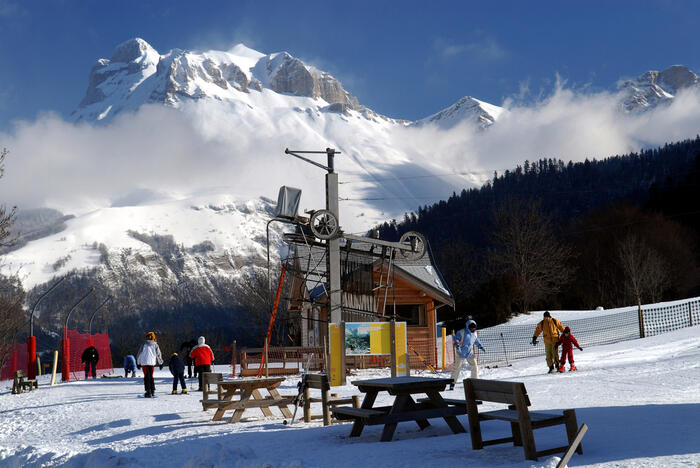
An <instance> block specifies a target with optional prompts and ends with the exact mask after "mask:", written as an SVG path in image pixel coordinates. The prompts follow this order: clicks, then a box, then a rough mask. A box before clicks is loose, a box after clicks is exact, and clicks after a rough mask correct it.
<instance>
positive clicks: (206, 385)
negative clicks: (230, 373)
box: [199, 372, 223, 411]
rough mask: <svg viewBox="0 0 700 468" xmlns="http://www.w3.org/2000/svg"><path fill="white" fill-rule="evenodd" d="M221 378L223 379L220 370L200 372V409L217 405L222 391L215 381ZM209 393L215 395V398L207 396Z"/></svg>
mask: <svg viewBox="0 0 700 468" xmlns="http://www.w3.org/2000/svg"><path fill="white" fill-rule="evenodd" d="M221 380H223V374H221V373H220V372H203V373H202V399H201V400H199V401H200V402H201V403H202V411H206V410H208V409H210V408H218V407H219V403H218V402H219V400H222V399H223V391H222V389H221V387H219V386H218V385H217V383H219V382H220V381H221ZM212 389H213V390H212ZM209 395H216V398H213V399H212V398H209Z"/></svg>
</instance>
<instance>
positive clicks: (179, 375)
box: [168, 353, 187, 395]
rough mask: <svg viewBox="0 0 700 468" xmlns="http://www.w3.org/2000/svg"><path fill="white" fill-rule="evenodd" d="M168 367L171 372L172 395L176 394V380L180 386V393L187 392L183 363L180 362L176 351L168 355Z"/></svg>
mask: <svg viewBox="0 0 700 468" xmlns="http://www.w3.org/2000/svg"><path fill="white" fill-rule="evenodd" d="M168 367H169V368H170V373H171V374H173V392H172V393H173V395H175V394H177V382H178V380H179V381H180V386H181V387H182V392H181V393H187V385H186V384H185V363H184V362H182V359H180V356H178V355H177V353H173V355H172V356H170V362H169V363H168Z"/></svg>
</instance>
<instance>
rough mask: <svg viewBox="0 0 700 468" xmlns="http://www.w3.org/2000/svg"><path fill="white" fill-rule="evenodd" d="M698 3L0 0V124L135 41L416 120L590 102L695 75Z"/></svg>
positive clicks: (44, 102)
mask: <svg viewBox="0 0 700 468" xmlns="http://www.w3.org/2000/svg"><path fill="white" fill-rule="evenodd" d="M698 19H700V2H693V1H641V0H636V1H614V2H598V1H587V2H549V1H538V2H524V1H512V2H509V1H501V2H498V1H492V2H484V1H478V2H472V1H461V2H456V1H455V2H452V1H438V2H432V3H430V4H429V3H428V2H425V1H405V0H404V1H400V2H399V1H397V2H392V1H381V0H380V1H377V0H375V1H352V2H335V1H304V2H290V1H280V2H277V1H252V2H248V1H210V2H191V1H190V2H184V1H175V0H172V1H168V2H161V1H143V0H142V1H130V0H127V1H118V2H117V1H74V0H63V1H51V0H46V1H37V0H27V1H14V0H0V33H1V34H2V41H0V61H1V62H0V63H2V66H0V126H3V127H5V126H6V125H7V124H8V123H9V122H11V121H12V120H16V119H33V118H34V117H35V116H36V115H37V114H38V113H40V112H42V111H47V110H50V111H56V112H58V113H60V114H61V115H64V116H65V115H68V114H69V113H70V112H71V111H72V110H73V109H74V108H75V107H76V106H77V104H78V103H79V102H80V100H81V99H82V98H83V95H84V93H85V89H86V87H87V81H88V75H89V72H90V68H91V66H92V64H93V63H94V62H95V61H96V60H97V59H98V58H109V57H110V56H111V54H112V51H113V50H114V47H115V46H116V45H117V44H119V43H121V42H123V41H125V40H127V39H129V38H132V37H136V36H138V37H142V38H143V39H145V40H146V41H148V42H149V43H150V44H151V45H152V46H153V47H155V48H156V49H157V50H158V51H159V52H160V53H165V52H167V51H168V50H170V49H172V48H181V49H198V50H201V49H228V48H230V47H231V46H232V45H234V44H236V43H239V42H243V43H245V44H246V45H248V46H249V47H252V48H254V49H256V50H259V51H260V52H264V53H271V52H278V51H282V50H286V51H288V52H289V53H291V54H292V55H294V56H296V57H299V58H301V59H302V60H304V61H305V62H307V63H311V64H314V65H316V66H318V67H319V68H321V69H323V70H326V71H328V72H330V73H332V74H333V75H335V76H336V77H338V78H339V79H340V80H341V81H342V82H343V84H344V86H345V87H346V88H347V89H348V90H349V91H350V92H352V93H353V94H355V95H356V96H357V97H358V99H359V100H360V102H361V103H362V104H364V105H366V106H368V107H370V108H372V109H374V110H375V111H377V112H379V113H382V114H385V115H388V116H391V117H395V118H404V119H411V120H413V119H418V118H422V117H425V116H427V115H430V114H432V113H434V112H437V111H439V110H441V109H442V108H445V107H447V106H449V105H451V104H452V103H454V102H455V101H457V100H458V99H459V98H460V97H462V96H465V95H471V96H474V97H476V98H479V99H482V100H485V101H487V102H491V103H493V104H502V102H503V100H504V99H505V98H517V99H519V98H521V97H523V96H524V99H525V100H533V99H536V98H537V97H538V96H540V95H541V94H542V93H549V92H551V90H552V88H553V86H554V82H555V80H556V77H557V76H560V77H561V78H563V79H564V80H566V83H567V86H569V87H574V88H576V89H579V90H582V89H590V90H592V91H598V90H602V89H609V88H612V87H614V86H615V83H616V82H617V80H619V79H620V78H629V77H633V76H636V75H638V74H641V73H642V72H644V71H646V70H650V69H657V70H661V69H664V68H666V67H668V66H670V65H673V64H683V65H687V66H688V67H690V68H691V69H693V70H695V71H696V72H698V71H700V56H699V54H698V52H700V47H699V46H700V35H698V34H697V25H698Z"/></svg>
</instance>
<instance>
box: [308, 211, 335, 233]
mask: <svg viewBox="0 0 700 468" xmlns="http://www.w3.org/2000/svg"><path fill="white" fill-rule="evenodd" d="M309 226H310V227H311V232H313V234H314V236H316V237H318V238H319V239H321V240H330V239H333V238H334V237H337V235H338V230H339V226H338V218H337V217H336V216H335V215H334V214H333V213H331V212H330V211H328V210H318V211H314V214H312V215H311V219H310V220H309Z"/></svg>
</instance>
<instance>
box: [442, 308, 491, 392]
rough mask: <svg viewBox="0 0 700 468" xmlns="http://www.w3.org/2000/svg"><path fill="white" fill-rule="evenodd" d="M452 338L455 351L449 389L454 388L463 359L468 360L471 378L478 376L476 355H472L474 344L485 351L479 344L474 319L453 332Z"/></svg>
mask: <svg viewBox="0 0 700 468" xmlns="http://www.w3.org/2000/svg"><path fill="white" fill-rule="evenodd" d="M453 340H454V344H455V351H456V352H455V368H454V371H452V383H451V384H450V390H452V389H454V388H455V385H456V384H457V381H458V380H459V374H460V372H462V366H463V365H464V362H465V361H466V362H468V363H469V367H471V371H472V379H478V378H479V366H478V365H477V362H476V356H474V346H477V347H478V348H479V349H481V350H482V351H486V350H485V349H484V347H483V346H481V341H479V338H477V335H476V322H475V321H474V320H469V321H468V322H467V326H466V327H464V328H463V329H461V330H459V331H458V332H457V333H455V334H454V337H453Z"/></svg>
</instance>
